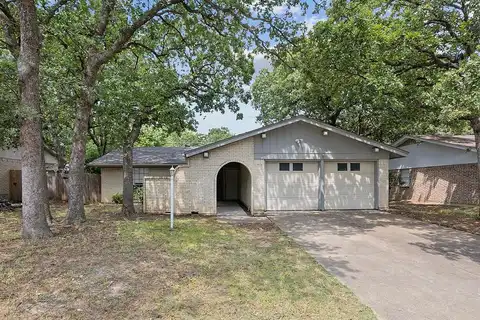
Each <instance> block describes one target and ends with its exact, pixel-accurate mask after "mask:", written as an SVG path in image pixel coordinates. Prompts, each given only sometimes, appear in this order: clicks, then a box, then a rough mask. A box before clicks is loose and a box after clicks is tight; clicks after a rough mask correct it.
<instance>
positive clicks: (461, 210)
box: [389, 202, 480, 234]
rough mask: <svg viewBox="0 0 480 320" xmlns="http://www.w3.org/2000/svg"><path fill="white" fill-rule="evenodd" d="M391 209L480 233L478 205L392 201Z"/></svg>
mask: <svg viewBox="0 0 480 320" xmlns="http://www.w3.org/2000/svg"><path fill="white" fill-rule="evenodd" d="M389 211H390V212H392V213H395V214H401V215H405V216H408V217H410V218H414V219H418V220H422V221H426V222H430V223H434V224H438V225H441V226H444V227H449V228H453V229H457V230H461V231H466V232H470V233H473V234H480V219H479V217H478V207H477V206H472V205H435V204H413V203H409V202H392V203H390V208H389Z"/></svg>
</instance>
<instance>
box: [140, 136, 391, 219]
mask: <svg viewBox="0 0 480 320" xmlns="http://www.w3.org/2000/svg"><path fill="white" fill-rule="evenodd" d="M208 153H209V156H208V158H204V157H203V154H199V155H196V156H193V157H191V158H189V159H188V164H187V165H184V166H179V167H178V168H177V170H176V173H175V212H176V213H177V214H189V213H191V212H199V213H203V214H216V212H217V200H216V199H217V190H216V188H217V184H216V182H217V174H218V172H219V170H220V169H221V168H222V167H223V166H224V165H226V164H227V163H229V162H238V163H241V164H243V165H244V166H245V168H247V169H248V171H249V172H250V175H251V179H250V181H251V184H250V188H251V190H250V192H245V193H244V194H246V195H247V197H248V196H250V197H251V199H250V201H248V199H247V200H245V199H242V201H243V202H244V203H247V204H248V203H249V202H250V203H251V211H253V212H257V213H258V212H263V211H265V161H264V160H255V159H254V139H253V138H247V139H244V140H241V141H238V142H235V143H232V144H228V145H226V146H222V147H219V148H216V149H213V150H210V151H209V152H208ZM388 164H389V161H388V159H381V160H378V173H379V176H378V179H379V181H378V186H379V192H378V197H379V198H378V205H379V208H380V209H386V208H388ZM169 202H170V179H169V178H158V177H146V178H145V196H144V211H145V212H146V213H165V212H167V211H169V210H170V207H169Z"/></svg>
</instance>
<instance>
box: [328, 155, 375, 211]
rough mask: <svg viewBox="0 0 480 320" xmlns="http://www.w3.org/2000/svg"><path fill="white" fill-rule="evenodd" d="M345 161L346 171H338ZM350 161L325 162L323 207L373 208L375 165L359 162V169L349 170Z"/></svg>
mask: <svg viewBox="0 0 480 320" xmlns="http://www.w3.org/2000/svg"><path fill="white" fill-rule="evenodd" d="M338 163H347V167H348V171H338V167H337V164H338ZM351 163H352V162H349V161H338V162H335V161H333V162H326V163H325V209H373V208H374V207H375V190H374V184H375V165H374V163H373V162H355V163H360V171H350V169H351V166H350V164H351Z"/></svg>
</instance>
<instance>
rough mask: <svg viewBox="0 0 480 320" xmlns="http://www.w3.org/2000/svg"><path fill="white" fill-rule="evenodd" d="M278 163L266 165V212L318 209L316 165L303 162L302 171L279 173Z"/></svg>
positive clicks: (315, 163)
mask: <svg viewBox="0 0 480 320" xmlns="http://www.w3.org/2000/svg"><path fill="white" fill-rule="evenodd" d="M281 162H282V163H290V170H292V165H291V163H292V162H289V161H281ZM279 163H280V162H268V163H267V165H266V167H267V210H316V209H318V163H317V162H303V171H280V170H279Z"/></svg>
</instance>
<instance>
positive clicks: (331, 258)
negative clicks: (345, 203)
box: [270, 212, 480, 320]
mask: <svg viewBox="0 0 480 320" xmlns="http://www.w3.org/2000/svg"><path fill="white" fill-rule="evenodd" d="M270 218H271V219H272V220H273V221H274V222H275V223H276V224H277V225H278V226H279V227H280V228H281V229H282V230H284V231H285V232H286V233H288V234H289V235H290V236H291V237H292V238H293V239H295V240H296V241H297V242H298V243H299V244H301V245H303V246H304V247H305V248H306V250H307V251H308V252H309V253H310V254H311V255H313V256H314V257H315V259H316V260H317V261H318V262H319V263H320V264H322V265H323V266H324V267H325V268H326V269H327V270H328V271H329V272H331V273H332V274H334V275H335V276H336V277H337V278H338V279H340V281H342V282H343V283H344V284H346V285H347V286H348V287H350V288H351V289H352V290H353V291H354V293H355V294H356V295H357V296H358V297H359V298H360V300H362V301H363V302H364V303H365V304H367V305H369V306H370V307H371V308H372V309H373V310H374V311H375V312H376V313H377V315H378V317H379V318H380V319H393V320H396V319H398V320H407V319H408V320H414V319H422V320H423V319H435V320H441V319H479V318H480V237H478V236H474V235H471V234H468V233H464V232H461V231H456V230H452V229H448V228H443V227H439V226H435V225H430V224H426V223H423V222H420V221H417V220H411V219H408V218H404V217H402V216H397V215H391V214H387V213H380V212H329V213H325V212H322V213H316V214H311V213H308V214H307V213H300V214H299V213H281V214H273V215H271V216H270Z"/></svg>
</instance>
